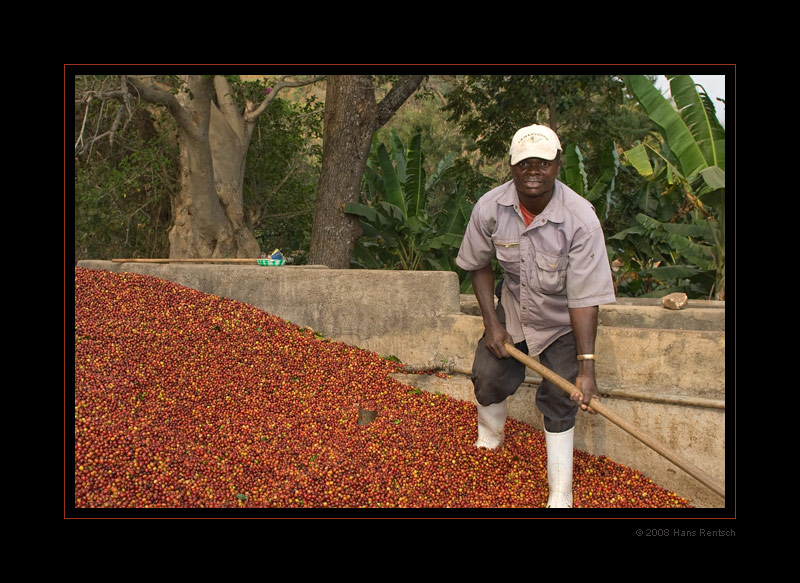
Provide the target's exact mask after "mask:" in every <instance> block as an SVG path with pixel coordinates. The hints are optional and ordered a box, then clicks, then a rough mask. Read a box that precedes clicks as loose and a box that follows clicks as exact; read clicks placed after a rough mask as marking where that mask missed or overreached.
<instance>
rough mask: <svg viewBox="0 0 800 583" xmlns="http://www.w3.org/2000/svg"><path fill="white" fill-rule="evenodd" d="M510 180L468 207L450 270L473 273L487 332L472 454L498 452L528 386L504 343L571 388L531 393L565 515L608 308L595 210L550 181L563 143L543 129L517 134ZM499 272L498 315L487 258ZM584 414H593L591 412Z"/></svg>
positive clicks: (608, 281) (477, 378)
mask: <svg viewBox="0 0 800 583" xmlns="http://www.w3.org/2000/svg"><path fill="white" fill-rule="evenodd" d="M509 153H510V167H511V175H512V180H511V181H509V182H507V183H506V184H503V185H502V186H499V187H497V188H495V189H493V190H491V191H489V192H488V193H486V194H485V195H483V196H482V197H481V198H480V199H479V200H478V202H477V203H476V204H475V208H474V209H473V211H472V216H471V218H470V222H469V225H468V226H467V229H466V232H465V234H464V240H463V242H462V244H461V249H460V250H459V253H458V257H457V259H456V263H457V264H458V265H459V266H460V267H461V268H462V269H465V270H467V271H470V272H471V279H472V287H473V290H474V292H475V296H476V298H477V300H478V304H479V306H480V308H481V312H482V314H483V323H484V328H485V333H484V335H483V337H482V338H481V340H480V341H479V343H478V347H477V349H476V352H475V359H474V364H473V370H472V382H473V384H474V387H475V397H476V399H477V401H478V440H477V441H476V442H475V445H476V446H477V447H486V448H490V449H495V448H498V447H500V446H501V445H502V444H503V439H504V427H505V422H506V416H507V402H506V398H507V397H508V396H509V395H512V394H514V393H515V392H516V391H517V389H518V388H519V386H520V384H521V383H522V381H523V380H524V378H525V366H524V365H523V364H521V363H520V362H519V361H517V360H516V359H514V358H511V357H510V355H509V354H508V351H507V350H506V349H505V346H504V344H505V343H506V342H508V343H511V344H513V345H515V346H516V348H518V349H519V350H521V351H523V352H525V353H527V354H529V355H530V356H536V355H538V356H539V359H540V361H541V362H542V364H543V365H544V366H546V367H547V368H549V369H550V370H552V371H554V372H555V373H557V374H559V375H560V376H562V377H564V378H566V379H567V380H569V381H571V382H573V383H574V384H576V385H577V386H578V388H580V390H581V392H582V393H583V398H582V400H581V398H580V393H576V394H575V395H572V396H570V395H568V394H567V393H566V392H565V391H564V390H563V389H560V388H558V387H557V386H555V385H554V384H552V383H551V382H549V381H546V380H545V381H543V382H542V384H541V385H540V387H539V389H538V391H537V393H536V405H537V407H538V409H539V410H540V411H541V412H542V414H543V415H544V428H545V439H546V445H547V475H548V485H549V490H550V491H549V497H548V501H547V506H548V507H550V508H567V507H571V506H572V449H573V433H574V426H575V416H576V414H577V411H578V407H580V408H582V409H583V410H588V409H589V408H588V403H589V401H590V400H591V399H592V397H595V396H597V395H598V391H597V382H596V380H595V370H594V365H595V356H594V348H595V336H596V333H597V315H598V309H599V308H598V306H599V305H600V304H606V303H612V302H614V301H615V297H614V286H613V280H612V278H611V268H610V265H609V263H608V256H607V254H606V247H605V238H604V236H603V231H602V229H601V226H600V221H599V220H598V218H597V215H596V214H595V212H594V208H593V207H592V205H591V204H590V203H589V202H588V201H587V200H586V199H584V198H583V197H581V196H580V195H578V194H576V193H575V192H574V191H573V190H571V189H570V188H568V187H567V186H566V185H565V184H563V183H561V182H560V181H558V180H557V179H556V177H557V176H558V173H559V170H560V169H561V143H560V142H559V139H558V136H557V135H556V134H555V133H554V132H553V131H552V130H551V129H550V128H548V127H546V126H540V125H532V126H529V127H525V128H522V129H520V130H519V131H518V132H517V133H516V134H515V135H514V138H513V140H512V142H511V147H510V152H509ZM495 257H496V258H497V260H498V261H499V263H500V265H501V266H502V268H503V271H504V279H503V283H502V290H500V293H498V297H499V298H500V302H499V303H498V305H497V308H495V303H494V290H495V288H494V274H493V272H492V259H493V258H495ZM590 412H591V411H590Z"/></svg>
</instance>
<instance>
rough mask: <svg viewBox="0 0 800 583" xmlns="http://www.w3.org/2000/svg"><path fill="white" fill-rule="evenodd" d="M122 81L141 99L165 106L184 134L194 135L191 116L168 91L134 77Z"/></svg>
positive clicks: (194, 128) (195, 131)
mask: <svg viewBox="0 0 800 583" xmlns="http://www.w3.org/2000/svg"><path fill="white" fill-rule="evenodd" d="M124 79H125V80H127V82H128V83H129V84H130V85H131V86H132V87H133V88H134V89H136V91H137V92H138V93H139V96H140V97H141V98H142V99H144V100H145V101H147V102H149V103H153V104H156V105H163V106H165V107H166V108H167V109H168V110H169V112H170V114H172V117H174V118H175V121H176V122H177V123H178V125H179V126H181V128H182V129H183V130H184V131H185V132H187V133H188V134H189V135H196V133H197V128H196V126H195V124H194V123H193V122H192V119H191V116H190V115H189V113H188V112H187V111H186V110H185V109H184V108H183V106H182V105H181V104H180V103H179V102H178V100H177V99H176V98H175V96H174V95H173V94H172V93H171V92H170V91H166V90H163V89H157V88H156V87H155V86H153V85H145V84H144V83H142V82H141V81H139V79H137V78H134V77H125V78H124Z"/></svg>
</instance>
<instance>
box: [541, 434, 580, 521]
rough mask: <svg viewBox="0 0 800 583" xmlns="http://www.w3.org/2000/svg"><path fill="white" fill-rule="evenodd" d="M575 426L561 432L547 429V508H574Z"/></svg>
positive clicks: (545, 435)
mask: <svg viewBox="0 0 800 583" xmlns="http://www.w3.org/2000/svg"><path fill="white" fill-rule="evenodd" d="M574 433H575V428H574V427H572V428H570V429H568V430H567V431H562V432H561V433H550V432H549V431H547V430H545V432H544V437H545V445H546V446H547V483H548V485H549V487H550V496H549V497H548V498H547V508H572V445H573V435H574Z"/></svg>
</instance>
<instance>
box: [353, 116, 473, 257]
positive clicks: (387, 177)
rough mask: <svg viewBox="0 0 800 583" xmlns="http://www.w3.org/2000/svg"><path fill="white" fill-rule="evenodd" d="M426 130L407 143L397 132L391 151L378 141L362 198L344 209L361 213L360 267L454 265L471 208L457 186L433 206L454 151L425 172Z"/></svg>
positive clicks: (465, 192)
mask: <svg viewBox="0 0 800 583" xmlns="http://www.w3.org/2000/svg"><path fill="white" fill-rule="evenodd" d="M421 144H422V135H421V134H419V133H418V134H415V135H414V136H413V137H412V138H411V141H410V143H409V146H408V148H406V146H405V144H404V143H403V141H402V140H401V138H400V137H399V136H398V135H397V133H396V132H393V134H392V137H391V152H390V151H389V149H388V148H387V147H386V145H384V144H382V143H381V144H378V146H377V149H376V151H375V157H374V160H371V161H370V162H369V163H368V164H367V168H366V170H365V173H364V177H365V185H366V192H365V193H364V196H363V199H362V202H358V203H348V204H347V205H346V206H345V211H346V212H348V213H351V214H354V215H358V217H359V220H360V224H361V228H362V231H363V236H362V238H361V239H360V240H359V242H358V244H357V245H356V248H355V250H354V253H353V263H354V264H355V265H356V266H359V267H364V268H369V269H385V268H390V269H405V270H419V269H433V270H454V269H455V267H454V264H453V262H452V260H451V259H452V258H454V257H455V254H456V252H457V250H458V247H459V246H460V244H461V239H462V237H463V233H464V229H465V227H466V224H467V221H468V220H469V216H470V213H471V210H472V205H471V204H470V203H469V200H468V196H467V194H468V193H467V191H466V190H465V189H464V188H462V187H459V188H456V190H455V191H454V192H453V193H452V194H451V195H450V196H448V197H447V198H446V200H445V202H444V204H442V205H441V206H439V208H434V207H433V205H432V204H431V203H432V196H433V193H434V192H435V190H436V188H437V186H439V185H440V183H441V181H442V179H443V177H444V176H445V173H446V172H447V171H448V170H449V169H451V168H452V166H453V162H454V160H455V154H450V155H448V156H446V157H445V158H444V159H443V160H441V161H440V162H439V164H438V165H437V167H436V170H435V172H434V173H433V174H432V175H431V176H426V172H425V166H424V155H423V153H422V147H421Z"/></svg>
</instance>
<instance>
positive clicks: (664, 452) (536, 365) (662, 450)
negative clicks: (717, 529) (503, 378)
mask: <svg viewBox="0 0 800 583" xmlns="http://www.w3.org/2000/svg"><path fill="white" fill-rule="evenodd" d="M505 348H506V350H507V351H508V353H509V354H510V355H511V356H513V357H514V358H515V359H517V360H518V361H520V362H521V363H522V364H524V365H525V366H527V367H528V368H530V369H531V370H533V371H535V372H537V373H539V374H540V375H542V377H543V378H545V379H547V380H548V381H550V382H551V383H553V384H554V385H556V386H557V387H559V388H560V389H563V390H564V391H566V392H567V393H569V394H570V395H573V394H575V393H580V392H581V391H580V389H579V388H578V387H577V386H575V385H574V384H573V383H571V382H569V381H568V380H566V379H565V378H563V377H561V376H559V375H557V374H556V373H554V372H553V371H551V370H550V369H549V368H547V367H546V366H544V365H543V364H541V363H540V362H538V361H536V360H534V359H533V358H531V357H530V356H528V355H527V354H525V353H524V352H521V351H519V350H517V349H516V348H514V346H513V345H512V344H509V343H506V344H505ZM589 407H591V408H592V410H593V411H595V412H596V413H598V414H600V415H602V416H603V417H605V418H606V419H608V420H609V421H611V422H612V423H613V424H614V425H616V426H618V427H620V428H621V429H623V430H625V431H626V432H628V433H629V434H631V435H632V436H633V437H635V438H636V439H638V440H639V441H641V442H642V443H644V444H645V445H646V446H647V447H649V448H650V449H652V450H653V451H655V452H656V453H658V454H660V455H661V456H663V457H665V458H667V459H668V460H669V461H671V462H672V463H674V464H675V465H676V466H678V467H679V468H681V469H682V470H683V471H685V472H686V473H687V474H689V475H690V476H692V477H693V478H695V479H696V480H698V481H699V482H700V483H702V484H704V485H706V486H708V487H709V488H711V490H713V491H714V492H716V493H717V494H719V495H720V496H722V497H723V498H724V497H725V487H724V486H723V485H722V484H720V483H719V481H717V480H715V479H714V478H712V477H711V476H709V475H708V474H707V473H705V472H704V471H702V470H701V469H700V468H698V467H696V466H694V465H693V464H692V463H691V462H689V461H688V460H687V459H686V458H684V457H683V456H681V455H680V454H678V453H676V452H675V451H673V450H671V449H669V448H667V447H666V446H665V445H663V444H661V443H659V442H658V441H657V440H656V439H655V438H653V437H652V436H650V435H648V434H647V433H645V432H643V431H641V430H640V429H638V428H637V427H635V426H634V425H632V424H631V423H628V422H627V421H626V420H624V419H622V418H621V417H620V416H619V415H617V414H616V413H614V412H613V411H611V410H609V409H608V407H606V406H605V405H603V404H602V403H601V402H600V401H599V400H598V399H596V398H592V400H591V401H590V402H589Z"/></svg>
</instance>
